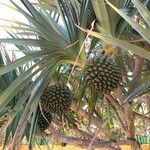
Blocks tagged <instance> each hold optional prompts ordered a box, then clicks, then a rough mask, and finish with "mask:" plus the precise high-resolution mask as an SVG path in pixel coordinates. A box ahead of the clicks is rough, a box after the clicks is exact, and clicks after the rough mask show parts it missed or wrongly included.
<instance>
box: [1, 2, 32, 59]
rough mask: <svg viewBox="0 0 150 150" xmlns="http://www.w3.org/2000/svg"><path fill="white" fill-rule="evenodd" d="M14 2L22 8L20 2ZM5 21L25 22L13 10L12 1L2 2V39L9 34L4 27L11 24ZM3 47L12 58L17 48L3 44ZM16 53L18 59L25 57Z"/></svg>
mask: <svg viewBox="0 0 150 150" xmlns="http://www.w3.org/2000/svg"><path fill="white" fill-rule="evenodd" d="M13 1H14V2H15V3H17V4H18V5H19V6H21V3H20V0H13ZM33 1H34V2H35V0H32V2H33ZM3 19H7V20H17V21H22V22H24V21H25V17H24V16H23V15H21V14H20V13H18V12H17V11H15V10H14V9H13V5H12V3H11V2H10V0H0V35H1V36H0V38H6V37H8V34H7V33H6V32H5V31H4V29H2V26H8V25H9V24H8V23H7V22H5V21H4V20H3ZM3 45H4V46H5V48H6V50H7V52H9V55H10V56H11V58H12V55H13V52H14V51H12V50H16V49H17V48H16V47H15V46H13V45H12V44H3ZM15 53H16V54H17V57H21V56H23V55H22V54H21V53H20V52H16V51H15Z"/></svg>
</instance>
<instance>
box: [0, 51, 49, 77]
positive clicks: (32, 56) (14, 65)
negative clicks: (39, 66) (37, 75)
mask: <svg viewBox="0 0 150 150" xmlns="http://www.w3.org/2000/svg"><path fill="white" fill-rule="evenodd" d="M48 53H49V51H41V52H35V53H33V54H30V55H28V56H24V57H22V58H19V59H17V60H16V61H14V62H11V63H9V64H8V65H6V66H3V67H1V69H0V75H3V74H5V73H7V72H9V71H11V70H13V69H15V68H17V67H19V66H21V65H22V64H24V63H27V62H29V61H31V60H34V59H37V58H39V57H43V56H45V55H48Z"/></svg>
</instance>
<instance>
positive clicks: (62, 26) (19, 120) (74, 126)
mask: <svg viewBox="0 0 150 150" xmlns="http://www.w3.org/2000/svg"><path fill="white" fill-rule="evenodd" d="M20 1H21V3H22V4H23V6H24V8H22V7H20V6H19V5H17V3H15V2H13V1H11V2H12V4H13V6H14V7H15V9H16V10H15V11H18V12H19V13H21V14H23V15H24V16H25V18H26V19H27V21H25V22H20V21H18V20H15V21H14V20H4V21H5V22H8V23H10V24H11V25H9V26H3V28H5V30H6V31H7V32H8V34H9V36H10V37H11V38H7V39H0V41H1V42H3V43H12V44H14V45H15V46H16V47H17V48H18V49H19V50H20V51H22V52H23V53H24V54H25V56H24V57H22V58H20V59H17V60H15V61H13V62H11V63H8V64H7V65H6V66H3V67H1V70H0V75H3V76H5V77H6V76H8V74H7V72H10V71H14V70H15V69H20V67H24V65H27V64H28V63H29V62H30V63H31V64H30V65H29V67H27V68H26V69H23V70H22V71H21V73H20V74H17V75H16V79H15V80H13V81H11V84H7V85H6V88H5V90H4V91H3V92H2V93H1V95H0V110H1V112H3V115H4V114H5V113H8V114H11V115H10V117H9V118H10V119H9V122H8V124H7V130H6V139H7V138H8V137H9V136H10V135H11V136H12V137H13V144H12V147H11V149H13V148H14V146H15V145H14V144H15V143H16V141H19V142H21V141H22V139H23V138H24V137H26V138H27V140H28V141H29V146H31V145H32V143H34V142H33V139H34V137H35V138H36V137H37V136H38V135H39V134H42V133H39V130H38V128H37V118H38V104H39V99H40V96H41V94H42V92H43V90H44V88H45V87H46V86H47V85H48V84H51V83H54V82H56V83H57V82H58V81H63V82H65V83H69V85H70V87H71V88H72V91H74V93H75V95H76V98H77V99H78V101H75V102H73V104H72V105H73V107H72V110H71V111H70V113H69V114H68V115H67V118H65V120H64V123H63V125H65V127H66V128H65V129H64V130H63V129H62V124H61V121H60V120H59V119H58V120H54V121H53V122H54V124H56V126H55V127H56V128H54V130H53V126H51V128H50V131H51V132H52V133H53V136H51V135H47V136H46V135H43V134H42V136H43V137H44V138H48V139H54V140H58V141H62V142H68V143H71V144H76V143H78V144H77V145H78V146H82V147H87V146H88V144H90V140H89V138H92V137H93V136H94V133H95V131H97V129H98V130H99V132H98V133H99V134H98V135H97V136H98V138H99V137H101V136H102V138H103V139H104V140H108V139H110V140H111V141H117V142H118V143H119V140H120V139H118V138H117V136H118V134H114V132H119V133H120V136H121V137H123V135H121V134H126V137H127V138H128V139H130V140H129V141H126V143H129V144H132V143H135V144H136V142H134V138H135V133H136V132H135V130H134V129H133V128H134V121H135V116H134V115H135V114H136V115H137V116H139V115H140V114H139V112H140V109H139V108H143V107H142V105H141V106H139V102H136V103H135V102H133V103H130V104H127V105H126V106H125V108H123V109H121V107H123V106H124V104H126V103H128V102H129V101H131V100H133V98H135V97H137V96H140V95H141V94H143V93H144V92H146V93H147V91H148V90H149V87H150V85H149V76H148V75H147V74H148V73H149V65H148V62H149V60H150V52H148V51H147V50H145V49H144V47H145V46H146V45H145V43H146V44H147V43H149V40H150V37H149V36H150V31H149V26H150V22H149V20H150V17H149V15H148V13H149V10H148V9H147V8H145V7H144V5H146V4H147V2H148V1H144V2H143V4H142V3H141V2H140V1H135V0H132V3H131V2H130V1H129V0H125V1H124V0H120V1H112V0H110V1H107V0H97V1H90V0H74V1H72V0H57V1H48V0H40V1H39V2H38V3H35V4H32V3H30V2H29V1H27V0H20ZM133 4H134V6H135V7H133ZM124 12H126V14H125V13H124ZM138 12H139V13H140V14H141V16H142V18H143V19H144V20H145V22H146V23H147V26H148V28H145V29H144V28H143V27H142V26H141V25H139V24H138V23H137V22H135V21H133V19H132V18H131V17H132V16H133V15H134V14H137V13H138ZM143 12H144V13H143ZM123 18H124V19H123ZM95 19H96V20H97V21H98V22H97V23H96V26H94V30H95V31H97V32H93V31H91V30H85V28H89V29H90V28H91V24H92V23H93V21H94V20H95ZM131 26H132V27H133V28H134V29H135V30H136V31H137V32H139V34H140V36H139V35H138V36H137V35H134V34H133V33H132V30H133V29H132V28H131ZM92 27H93V26H92ZM79 28H80V29H79ZM82 30H84V31H85V32H83V31H82ZM86 32H87V33H88V36H87V37H90V36H89V35H92V36H94V37H96V38H91V40H92V42H91V46H90V51H89V52H90V53H93V54H94V48H95V47H97V46H98V48H99V47H100V45H101V46H102V47H103V48H104V49H105V50H106V52H107V53H108V54H110V52H112V51H113V52H112V53H114V52H115V53H116V58H115V59H116V61H117V63H118V64H119V67H120V68H121V69H122V70H123V78H124V80H123V81H122V82H121V85H120V86H121V88H120V89H118V90H116V91H115V92H114V93H112V95H106V97H105V100H101V98H99V96H98V93H95V92H93V91H89V90H88V89H86V90H85V87H84V86H82V78H81V69H82V68H83V67H84V66H85V64H86V60H87V57H88V56H87V54H86V50H85V49H84V46H83V43H84V41H85V37H86ZM127 37H131V38H132V39H133V40H134V39H135V40H137V38H139V37H140V38H141V37H143V39H144V42H138V45H136V44H133V43H134V41H133V42H132V43H129V42H128V41H127V40H128V39H127ZM98 39H101V40H100V41H98ZM123 39H124V40H123ZM125 40H126V41H125ZM99 49H100V48H99ZM117 49H119V51H118V52H117ZM123 50H127V51H126V52H124V51H123ZM128 51H130V53H128ZM89 52H88V54H89ZM135 54H136V55H135ZM137 55H139V56H137ZM144 60H145V62H144ZM143 68H145V70H144V69H143ZM70 73H71V76H70ZM129 73H132V75H131V76H130V75H129ZM9 76H10V75H9ZM68 78H69V79H68ZM141 84H142V86H141ZM76 102H77V104H78V107H76ZM134 103H135V104H134ZM87 106H88V109H87V110H86V109H85V108H86V107H87ZM79 107H80V108H79ZM6 108H8V111H9V112H8V111H5V110H6ZM118 109H119V110H118ZM133 109H134V111H133ZM116 110H118V111H117V112H116ZM112 113H114V115H113V117H114V119H112V116H111V114H112ZM110 116H111V117H110ZM83 117H84V118H83ZM143 117H145V118H147V116H143ZM105 120H106V122H105ZM103 122H105V123H104V124H103ZM118 123H119V124H120V127H119V126H118ZM90 124H91V126H90ZM106 124H107V125H106ZM87 125H88V126H89V127H88V129H87V128H86V126H87ZM92 125H94V127H95V128H96V129H94V128H92ZM101 126H102V127H101ZM99 128H100V129H99ZM57 129H58V130H57ZM120 129H121V130H122V131H119V130H120ZM58 131H60V132H63V133H64V134H66V135H70V136H71V135H72V136H73V137H72V139H70V138H67V137H66V136H64V135H63V134H60V133H59V132H58ZM100 131H101V132H100ZM33 133H35V134H33ZM76 133H77V134H76ZM75 136H77V138H75ZM80 136H81V137H82V136H84V138H85V140H84V139H82V138H81V139H82V140H83V144H81V143H80V142H78V141H79V139H78V137H80ZM95 136H96V135H95ZM98 138H95V139H94V138H93V143H91V144H90V146H92V144H93V147H111V146H112V145H111V144H108V143H107V142H106V144H105V146H103V144H101V143H99V139H98ZM75 141H76V142H75ZM19 142H18V144H19ZM84 142H85V143H84ZM109 143H110V141H109ZM112 144H114V143H113V142H112ZM16 146H17V145H16ZM117 146H118V145H117ZM135 147H136V148H137V145H136V146H135ZM113 148H114V147H113Z"/></svg>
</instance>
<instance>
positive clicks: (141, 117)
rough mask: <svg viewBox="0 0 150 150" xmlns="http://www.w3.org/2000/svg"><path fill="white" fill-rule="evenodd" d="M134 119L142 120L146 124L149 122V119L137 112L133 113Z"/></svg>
mask: <svg viewBox="0 0 150 150" xmlns="http://www.w3.org/2000/svg"><path fill="white" fill-rule="evenodd" d="M134 115H135V117H137V118H140V119H144V120H146V121H148V122H150V117H147V116H145V115H144V114H139V113H137V112H134Z"/></svg>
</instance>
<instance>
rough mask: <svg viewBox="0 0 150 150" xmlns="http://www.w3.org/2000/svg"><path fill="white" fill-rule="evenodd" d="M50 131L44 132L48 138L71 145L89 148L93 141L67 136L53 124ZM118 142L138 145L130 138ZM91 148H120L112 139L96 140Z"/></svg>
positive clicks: (113, 149)
mask: <svg viewBox="0 0 150 150" xmlns="http://www.w3.org/2000/svg"><path fill="white" fill-rule="evenodd" d="M49 131H50V132H51V134H42V136H43V137H44V138H45V139H47V140H55V141H58V142H63V143H67V144H70V145H74V146H77V147H80V148H81V147H82V148H87V147H88V146H89V144H90V142H91V141H90V140H85V139H81V138H75V137H71V136H65V135H63V134H61V133H58V132H57V131H56V130H55V129H54V128H53V127H52V126H50V127H49ZM37 135H39V134H37ZM117 144H119V145H135V144H136V145H137V142H136V141H132V140H129V139H123V140H117ZM112 147H113V148H112ZM91 148H107V149H110V148H112V150H119V148H116V147H114V142H112V141H94V143H93V145H92V147H91Z"/></svg>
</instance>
